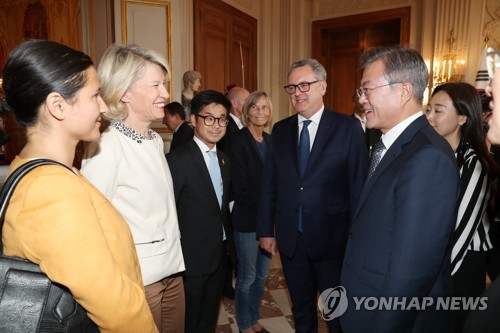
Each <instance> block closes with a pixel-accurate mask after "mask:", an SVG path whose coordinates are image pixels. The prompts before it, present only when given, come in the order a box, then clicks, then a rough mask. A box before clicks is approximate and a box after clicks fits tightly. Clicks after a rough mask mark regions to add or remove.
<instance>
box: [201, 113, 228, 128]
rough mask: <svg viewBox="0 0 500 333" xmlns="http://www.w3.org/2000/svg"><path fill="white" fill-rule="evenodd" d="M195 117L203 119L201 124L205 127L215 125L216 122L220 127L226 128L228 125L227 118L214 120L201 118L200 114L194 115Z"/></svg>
mask: <svg viewBox="0 0 500 333" xmlns="http://www.w3.org/2000/svg"><path fill="white" fill-rule="evenodd" d="M195 116H196V117H200V118H203V123H204V124H205V125H206V126H212V125H213V124H215V121H216V120H217V123H218V124H219V126H220V127H226V126H227V125H228V124H229V119H228V118H227V117H220V118H216V117H214V116H202V115H201V114H195Z"/></svg>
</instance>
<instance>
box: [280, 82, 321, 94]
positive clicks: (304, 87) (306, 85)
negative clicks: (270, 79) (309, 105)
mask: <svg viewBox="0 0 500 333" xmlns="http://www.w3.org/2000/svg"><path fill="white" fill-rule="evenodd" d="M319 81H323V80H316V81H313V82H300V83H299V84H289V85H287V86H284V87H283V88H285V91H286V92H287V93H289V94H290V95H291V94H295V89H297V88H298V89H299V91H300V92H308V91H309V90H310V89H311V84H313V83H316V82H319Z"/></svg>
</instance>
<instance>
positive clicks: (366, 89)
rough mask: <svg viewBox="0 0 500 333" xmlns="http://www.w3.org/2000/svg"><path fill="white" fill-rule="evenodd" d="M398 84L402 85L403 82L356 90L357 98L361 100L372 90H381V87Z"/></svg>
mask: <svg viewBox="0 0 500 333" xmlns="http://www.w3.org/2000/svg"><path fill="white" fill-rule="evenodd" d="M398 83H403V82H392V83H388V84H383V85H381V86H376V87H373V88H365V87H361V88H358V89H356V94H358V97H359V98H361V97H363V95H365V96H368V92H369V91H371V90H374V89H377V88H382V87H387V86H392V85H393V84H398Z"/></svg>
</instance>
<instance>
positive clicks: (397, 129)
mask: <svg viewBox="0 0 500 333" xmlns="http://www.w3.org/2000/svg"><path fill="white" fill-rule="evenodd" d="M423 115H424V114H423V112H422V111H419V112H417V113H415V114H414V115H412V116H409V117H408V118H406V119H405V120H403V121H402V122H400V123H399V124H397V125H396V126H394V127H393V128H391V129H390V130H389V131H388V132H387V133H385V134H382V136H381V137H380V140H382V142H383V143H384V146H385V149H384V151H383V152H382V156H381V158H383V157H384V155H385V153H386V152H387V150H388V149H389V148H390V147H391V146H392V144H393V143H394V141H396V140H397V138H399V136H400V135H401V133H403V132H404V130H405V129H406V128H407V127H408V126H410V124H411V123H412V122H414V121H415V120H416V119H417V118H418V117H420V116H423Z"/></svg>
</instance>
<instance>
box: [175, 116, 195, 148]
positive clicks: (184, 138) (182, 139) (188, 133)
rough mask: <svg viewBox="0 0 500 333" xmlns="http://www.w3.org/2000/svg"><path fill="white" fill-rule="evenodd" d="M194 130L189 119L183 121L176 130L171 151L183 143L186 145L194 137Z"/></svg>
mask: <svg viewBox="0 0 500 333" xmlns="http://www.w3.org/2000/svg"><path fill="white" fill-rule="evenodd" d="M193 135H194V130H193V128H192V127H191V126H190V125H189V124H188V122H187V121H185V122H183V123H182V124H181V126H179V128H178V129H177V131H176V132H174V134H173V136H172V142H171V143H170V151H171V152H172V151H174V150H176V149H177V148H179V147H180V146H182V145H185V144H186V143H188V142H189V141H191V140H192V139H193Z"/></svg>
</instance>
